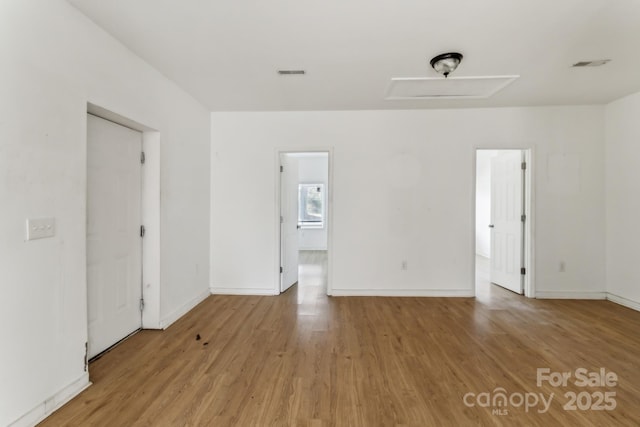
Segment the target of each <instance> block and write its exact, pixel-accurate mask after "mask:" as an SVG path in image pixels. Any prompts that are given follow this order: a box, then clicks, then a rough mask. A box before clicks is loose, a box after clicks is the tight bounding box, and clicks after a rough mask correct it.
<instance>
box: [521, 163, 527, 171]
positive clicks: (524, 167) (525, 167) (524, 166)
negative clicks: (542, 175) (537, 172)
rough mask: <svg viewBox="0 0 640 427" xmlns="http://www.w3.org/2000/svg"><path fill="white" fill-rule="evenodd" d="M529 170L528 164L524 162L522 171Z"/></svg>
mask: <svg viewBox="0 0 640 427" xmlns="http://www.w3.org/2000/svg"><path fill="white" fill-rule="evenodd" d="M525 169H527V162H522V170H525Z"/></svg>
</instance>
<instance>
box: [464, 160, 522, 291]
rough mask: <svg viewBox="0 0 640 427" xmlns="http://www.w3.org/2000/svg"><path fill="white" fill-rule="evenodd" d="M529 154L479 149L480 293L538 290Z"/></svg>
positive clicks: (477, 273)
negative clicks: (534, 271)
mask: <svg viewBox="0 0 640 427" xmlns="http://www.w3.org/2000/svg"><path fill="white" fill-rule="evenodd" d="M529 159H530V151H529V150H522V149H501V150H477V151H476V191H475V196H476V197H475V220H476V223H475V225H476V227H475V228H476V235H475V253H474V258H475V265H476V271H475V289H476V296H479V297H490V296H491V295H492V294H493V293H496V292H500V291H502V290H507V291H510V292H513V293H516V294H520V295H526V296H533V295H534V293H533V288H532V286H533V282H532V280H531V272H532V269H531V256H530V254H531V246H532V245H531V237H530V236H531V219H532V218H531V216H530V212H531V200H532V198H531V169H530V161H529Z"/></svg>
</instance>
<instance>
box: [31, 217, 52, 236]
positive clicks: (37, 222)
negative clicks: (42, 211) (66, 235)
mask: <svg viewBox="0 0 640 427" xmlns="http://www.w3.org/2000/svg"><path fill="white" fill-rule="evenodd" d="M55 234H56V220H55V218H38V219H32V218H29V219H27V240H35V239H44V238H46V237H53V236H54V235H55Z"/></svg>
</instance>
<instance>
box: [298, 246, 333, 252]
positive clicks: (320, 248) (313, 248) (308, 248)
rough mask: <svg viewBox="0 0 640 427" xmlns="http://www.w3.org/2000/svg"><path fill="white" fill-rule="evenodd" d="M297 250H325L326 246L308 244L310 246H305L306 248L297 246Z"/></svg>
mask: <svg viewBox="0 0 640 427" xmlns="http://www.w3.org/2000/svg"><path fill="white" fill-rule="evenodd" d="M298 250H299V251H326V250H327V247H326V246H324V247H313V246H310V247H307V248H298Z"/></svg>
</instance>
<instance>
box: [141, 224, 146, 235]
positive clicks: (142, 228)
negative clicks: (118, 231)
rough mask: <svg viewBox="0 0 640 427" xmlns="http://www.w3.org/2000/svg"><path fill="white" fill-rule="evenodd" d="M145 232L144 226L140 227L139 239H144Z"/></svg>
mask: <svg viewBox="0 0 640 427" xmlns="http://www.w3.org/2000/svg"><path fill="white" fill-rule="evenodd" d="M146 231H147V230H145V228H144V225H141V226H140V237H144V233H146Z"/></svg>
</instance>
